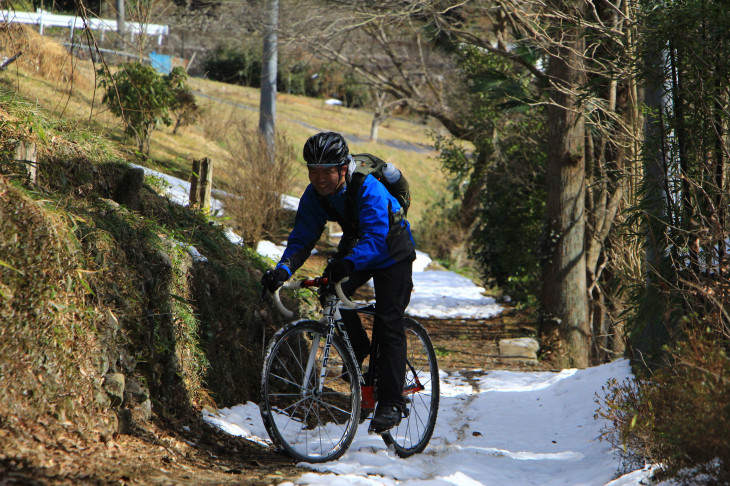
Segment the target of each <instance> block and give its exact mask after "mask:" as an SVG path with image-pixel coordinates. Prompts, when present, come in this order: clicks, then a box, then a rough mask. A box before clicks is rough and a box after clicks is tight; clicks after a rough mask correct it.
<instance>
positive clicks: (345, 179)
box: [261, 132, 416, 433]
mask: <svg viewBox="0 0 730 486" xmlns="http://www.w3.org/2000/svg"><path fill="white" fill-rule="evenodd" d="M303 154H304V160H305V161H306V163H307V169H308V171H309V181H310V184H309V185H308V186H307V188H306V189H305V191H304V194H303V195H302V198H301V200H300V202H299V208H298V210H297V215H296V219H295V221H294V228H293V229H292V232H291V234H290V235H289V239H288V242H287V247H286V250H285V251H284V254H283V255H282V258H281V260H280V261H279V263H278V264H277V265H276V268H275V269H274V270H268V271H267V272H266V273H265V274H264V276H263V277H262V279H261V283H262V285H263V286H264V287H265V288H266V289H267V290H269V291H270V292H274V291H276V289H278V288H279V287H280V286H281V285H283V284H284V282H285V281H286V280H288V279H289V278H290V277H291V276H292V274H293V273H294V272H295V271H296V270H297V269H298V268H299V267H300V266H302V264H304V262H305V261H306V260H307V258H308V257H309V255H310V254H311V251H312V249H313V248H314V245H315V244H316V243H317V241H318V240H319V238H320V236H321V235H322V232H323V231H324V227H325V225H326V223H327V221H338V222H339V223H340V225H341V226H343V230H344V233H345V234H344V235H343V237H342V239H341V241H340V244H339V246H338V249H337V253H336V254H335V256H334V257H333V258H332V259H330V261H329V263H328V265H327V268H326V269H325V271H324V276H325V277H327V278H329V280H330V282H339V281H341V280H343V279H344V278H345V277H349V280H348V281H347V282H345V283H344V284H343V285H342V289H343V291H344V292H345V295H347V296H351V295H352V294H353V293H354V292H355V290H356V289H357V288H358V287H360V286H361V285H363V284H365V283H366V282H367V281H368V280H369V279H370V278H372V279H373V284H374V287H375V319H374V322H373V334H374V339H375V340H376V341H377V343H378V353H377V363H376V364H375V366H376V369H377V376H378V382H377V395H378V405H377V408H376V410H375V414H374V416H373V419H372V421H371V422H370V428H369V430H370V431H372V432H376V433H383V432H386V431H388V430H390V429H391V428H393V427H395V426H396V425H398V424H399V423H400V420H401V417H402V415H403V412H404V411H405V406H406V403H405V400H404V398H403V381H404V377H405V367H406V335H405V331H404V328H403V316H404V313H405V309H406V307H407V306H408V303H409V302H410V298H411V291H412V290H413V280H412V272H413V268H412V267H413V261H414V260H415V258H416V252H415V245H414V243H413V236H412V235H411V230H410V225H409V223H408V221H407V220H406V219H405V214H404V210H403V209H402V207H401V205H400V203H399V202H398V200H397V199H396V198H395V197H393V196H392V195H391V194H390V192H388V190H387V189H386V187H385V186H384V185H383V184H382V183H380V182H379V181H378V180H377V179H376V178H375V177H373V176H372V175H368V176H366V177H365V178H364V179H362V181H358V183H360V182H361V184H362V185H361V186H360V187H359V188H357V189H356V190H355V191H352V190H351V191H350V193H349V194H348V192H347V186H348V184H351V182H352V174H353V172H354V170H355V162H354V160H353V158H352V156H351V155H350V151H349V148H348V146H347V142H346V141H345V139H344V138H343V137H342V135H340V134H339V133H335V132H322V133H318V134H316V135H313V136H312V137H310V138H309V139H308V140H307V142H306V143H305V144H304V150H303ZM353 184H354V183H353ZM354 188H355V186H354V185H353V188H351V189H354ZM348 195H349V197H350V198H351V200H350V201H348V200H347V197H348ZM353 207H354V212H353V213H350V211H348V209H351V208H353ZM348 214H349V215H348ZM353 215H354V216H353ZM341 315H342V320H343V322H344V324H345V327H346V329H347V334H348V336H349V338H350V341H351V343H352V346H353V348H354V349H355V354H356V358H357V360H358V362H359V363H360V364H362V362H363V361H364V359H365V357H366V356H367V354H368V350H369V348H370V340H369V339H368V336H367V333H366V332H365V330H364V329H363V327H362V323H361V322H360V318H359V316H358V315H357V313H356V312H354V311H348V310H344V309H343V310H341Z"/></svg>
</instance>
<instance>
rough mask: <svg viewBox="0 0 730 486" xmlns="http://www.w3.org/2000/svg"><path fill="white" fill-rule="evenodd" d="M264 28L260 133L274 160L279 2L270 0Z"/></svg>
mask: <svg viewBox="0 0 730 486" xmlns="http://www.w3.org/2000/svg"><path fill="white" fill-rule="evenodd" d="M267 10H268V12H267V16H266V24H265V27H264V53H263V60H262V64H263V68H262V70H261V103H260V107H259V131H260V132H261V134H262V135H263V137H264V139H265V140H266V145H267V146H268V147H269V150H270V151H271V154H270V156H271V160H272V161H273V160H274V153H273V151H274V142H275V139H276V132H275V128H276V72H277V67H278V60H277V55H278V34H277V30H278V28H279V0H268V2H267Z"/></svg>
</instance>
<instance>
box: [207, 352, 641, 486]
mask: <svg viewBox="0 0 730 486" xmlns="http://www.w3.org/2000/svg"><path fill="white" fill-rule="evenodd" d="M630 375H631V372H630V368H629V364H628V361H626V360H619V361H615V362H613V363H610V364H607V365H603V366H598V367H593V368H588V369H585V370H575V369H569V370H563V371H561V372H559V373H553V372H513V371H486V370H485V371H482V374H481V376H478V377H477V387H473V386H472V385H471V384H470V383H469V382H467V380H466V379H465V378H464V377H463V376H462V375H461V374H459V373H458V372H455V373H451V374H447V373H445V372H442V373H441V403H440V406H439V414H438V420H437V422H436V430H435V431H434V435H433V438H432V439H431V442H430V444H429V446H428V448H427V449H426V451H425V452H424V453H422V454H418V455H415V456H412V457H410V458H407V459H401V458H399V457H397V456H396V455H395V453H394V452H392V451H389V450H388V449H387V448H386V447H385V444H384V443H383V441H382V440H381V439H380V437H379V436H377V435H372V436H371V435H368V434H367V427H366V426H365V425H362V426H361V427H360V429H358V432H357V435H356V436H355V440H354V441H353V443H352V445H351V446H350V448H349V450H348V451H347V452H346V453H345V455H344V456H343V457H342V458H340V459H339V460H337V461H333V462H330V463H325V464H305V463H302V464H300V466H301V467H302V468H303V470H302V476H301V477H300V478H299V479H298V480H297V481H296V483H295V484H319V485H333V486H334V485H340V484H360V485H395V484H402V485H430V486H440V485H494V486H505V485H525V486H529V485H535V486H538V485H539V486H551V485H556V486H557V485H576V486H577V485H586V486H589V485H596V486H599V485H607V486H608V485H610V486H638V485H639V484H641V483H640V481H641V480H645V479H646V477H647V475H648V474H649V473H648V472H647V471H638V472H634V473H632V474H631V475H627V476H624V477H622V478H620V479H616V473H617V470H618V467H619V462H618V459H617V458H616V456H615V454H614V453H613V451H612V450H611V446H610V445H609V444H608V443H607V442H603V441H599V440H598V436H599V434H600V431H601V427H603V426H605V425H606V424H605V423H603V422H602V421H596V420H594V418H593V415H594V412H595V408H596V405H595V403H594V399H595V394H596V393H597V392H599V391H600V390H601V387H602V386H603V385H605V384H606V382H607V381H608V379H609V378H616V379H618V380H619V381H620V380H623V379H624V378H626V377H629V376H630ZM204 418H205V420H207V421H209V422H210V423H212V424H215V425H217V426H219V427H220V428H222V429H223V430H226V431H227V432H229V433H231V434H234V435H239V436H243V437H247V438H249V439H250V440H254V441H256V442H258V443H264V444H268V445H269V447H271V445H270V442H269V441H268V439H267V435H266V431H265V429H264V426H263V423H262V422H261V417H260V415H259V409H258V406H257V405H256V404H253V403H247V404H243V405H238V406H235V407H232V408H226V409H221V410H219V411H218V413H217V414H213V413H210V412H206V413H205V417H204ZM306 470H311V472H306ZM614 479H616V480H615V481H613V480H614ZM288 484H291V483H288Z"/></svg>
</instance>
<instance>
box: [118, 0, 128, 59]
mask: <svg viewBox="0 0 730 486" xmlns="http://www.w3.org/2000/svg"><path fill="white" fill-rule="evenodd" d="M117 35H118V36H119V37H118V39H117V47H119V48H124V42H125V40H126V38H127V22H126V20H125V10H124V0H117Z"/></svg>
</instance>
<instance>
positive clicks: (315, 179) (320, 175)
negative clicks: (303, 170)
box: [308, 165, 347, 196]
mask: <svg viewBox="0 0 730 486" xmlns="http://www.w3.org/2000/svg"><path fill="white" fill-rule="evenodd" d="M308 169H309V182H311V183H312V186H313V187H314V189H315V190H316V191H317V194H319V195H320V196H329V195H331V194H334V193H335V192H337V191H338V190H339V189H340V187H341V186H342V184H344V183H345V173H346V172H347V165H343V166H342V167H317V166H311V165H310V166H309V167H308Z"/></svg>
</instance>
